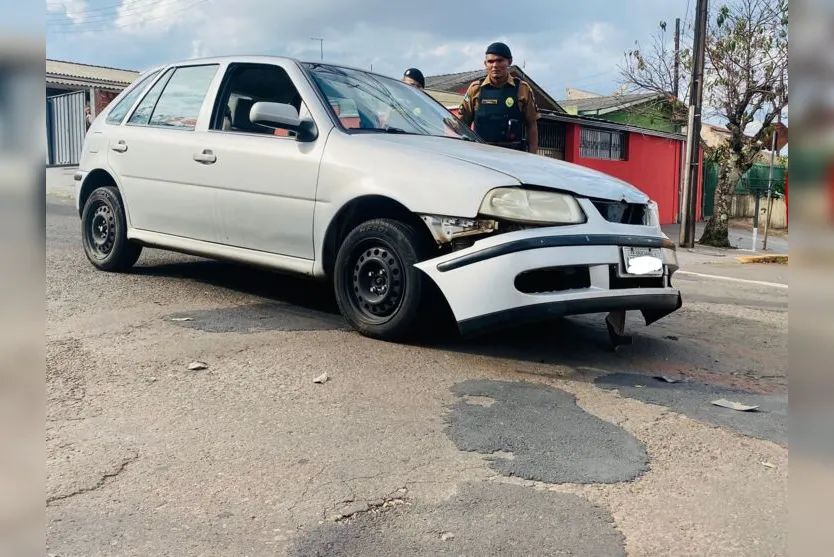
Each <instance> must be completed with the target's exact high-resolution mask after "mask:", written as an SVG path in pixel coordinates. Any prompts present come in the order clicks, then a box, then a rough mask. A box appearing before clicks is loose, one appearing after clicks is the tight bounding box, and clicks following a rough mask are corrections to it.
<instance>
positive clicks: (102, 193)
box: [81, 186, 142, 272]
mask: <svg viewBox="0 0 834 557" xmlns="http://www.w3.org/2000/svg"><path fill="white" fill-rule="evenodd" d="M81 226H82V231H81V237H82V241H83V244H84V253H86V254H87V259H89V260H90V263H92V264H93V265H95V267H96V268H98V269H101V270H102V271H115V272H121V271H127V270H128V269H130V268H131V267H132V266H133V264H134V263H136V261H137V260H138V259H139V255H140V254H141V253H142V246H140V245H137V244H134V243H133V242H131V241H130V240H128V239H127V219H126V217H125V210H124V206H123V205H122V198H121V196H120V195H119V190H118V189H116V188H115V187H114V186H104V187H101V188H98V189H96V190H95V191H94V192H93V193H91V194H90V197H89V198H87V202H86V203H85V204H84V210H83V212H82V213H81Z"/></svg>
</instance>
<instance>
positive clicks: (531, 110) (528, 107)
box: [519, 83, 540, 122]
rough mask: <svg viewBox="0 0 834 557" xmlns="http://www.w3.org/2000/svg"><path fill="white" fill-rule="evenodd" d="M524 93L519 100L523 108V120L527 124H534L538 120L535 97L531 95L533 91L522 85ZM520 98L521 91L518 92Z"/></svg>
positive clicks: (525, 84)
mask: <svg viewBox="0 0 834 557" xmlns="http://www.w3.org/2000/svg"><path fill="white" fill-rule="evenodd" d="M522 89H523V91H524V95H523V99H519V101H521V104H522V105H523V107H524V119H525V120H527V121H528V122H535V121H536V120H538V119H539V118H540V115H539V109H538V106H536V95H535V94H534V93H533V89H532V88H531V87H530V86H529V85H527V83H524V85H523V86H522ZM521 96H522V93H521V91H519V97H521Z"/></svg>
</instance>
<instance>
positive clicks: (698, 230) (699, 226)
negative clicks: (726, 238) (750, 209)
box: [663, 222, 788, 256]
mask: <svg viewBox="0 0 834 557" xmlns="http://www.w3.org/2000/svg"><path fill="white" fill-rule="evenodd" d="M706 224H707V223H706V222H697V223H695V250H696V251H699V252H700V251H702V250H703V251H713V250H718V251H720V252H721V253H725V254H730V253H731V252H734V251H735V250H724V249H721V248H712V247H709V246H701V245H700V244H698V240H700V239H701V234H703V233H704V228H705V227H706ZM763 231H764V227H763V226H762V227H761V228H760V230H759V237H758V241H757V242H756V253H761V254H762V255H764V254H767V255H773V254H780V255H787V254H788V239H787V238H780V237H777V236H774V235H772V234H768V236H767V251H762V240H763V239H764V232H763ZM663 232H665V233H666V235H667V236H669V238H671V239H672V241H673V242H675V244H677V243H678V239H679V238H680V225H679V224H667V225H664V226H663ZM730 244H731V245H732V246H733V247H734V248H737V249H738V251H739V253H732V255H736V256H743V255H752V253H753V252H751V251H750V250H751V249H752V247H753V231H752V230H746V229H744V228H737V227H733V226H732V224H731V226H730Z"/></svg>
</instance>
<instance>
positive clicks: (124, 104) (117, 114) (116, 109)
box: [105, 70, 160, 124]
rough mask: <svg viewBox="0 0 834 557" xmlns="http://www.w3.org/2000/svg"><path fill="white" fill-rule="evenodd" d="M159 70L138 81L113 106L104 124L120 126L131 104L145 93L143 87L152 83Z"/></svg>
mask: <svg viewBox="0 0 834 557" xmlns="http://www.w3.org/2000/svg"><path fill="white" fill-rule="evenodd" d="M159 72H160V70H156V71H153V72H151V73H149V74H148V75H146V76H145V77H143V78H142V79H140V80H139V81H138V82H137V83H136V84H135V85H134V86H133V88H132V89H131V90H130V91H128V92H127V94H126V95H125V96H124V97H122V98H121V99H120V100H119V102H117V103H116V104H115V105H113V108H112V109H111V110H110V112H109V113H108V114H107V118H106V119H105V122H107V123H108V124H121V123H122V120H124V119H125V115H126V114H127V111H128V110H130V107H131V106H133V103H134V102H136V99H138V98H139V95H141V94H142V93H143V92H144V91H145V87H147V85H148V83H150V82H151V81H153V79H154V78H155V77H156V76H157V75H159Z"/></svg>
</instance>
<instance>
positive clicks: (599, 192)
mask: <svg viewBox="0 0 834 557" xmlns="http://www.w3.org/2000/svg"><path fill="white" fill-rule="evenodd" d="M364 137H366V138H368V139H370V140H373V141H384V142H387V143H395V144H398V145H401V146H403V147H406V148H412V149H418V150H422V151H426V152H429V153H432V154H434V155H439V156H443V157H449V158H454V159H458V160H461V161H466V162H469V163H472V164H477V165H479V166H482V167H485V168H489V169H491V170H495V171H496V172H501V173H503V174H506V175H507V176H510V177H512V178H514V179H516V180H517V181H519V182H521V183H522V184H527V185H531V186H540V187H545V188H553V189H558V190H563V191H569V192H572V193H575V194H577V195H581V196H587V197H597V198H601V199H609V200H613V201H627V202H630V203H648V201H649V197H648V196H647V195H646V194H644V193H643V192H641V191H640V190H638V189H637V188H636V187H634V186H632V185H631V184H629V183H627V182H624V181H622V180H620V179H618V178H614V177H613V176H609V175H608V174H604V173H602V172H599V171H597V170H593V169H590V168H587V167H584V166H579V165H577V164H573V163H569V162H565V161H560V160H557V159H552V158H550V157H545V156H541V155H533V154H530V153H522V152H519V151H513V150H511V149H504V148H501V147H494V146H492V145H486V144H483V143H475V142H471V141H463V140H458V139H454V138H445V137H432V136H421V135H395V134H373V135H370V134H369V135H366V136H364Z"/></svg>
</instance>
